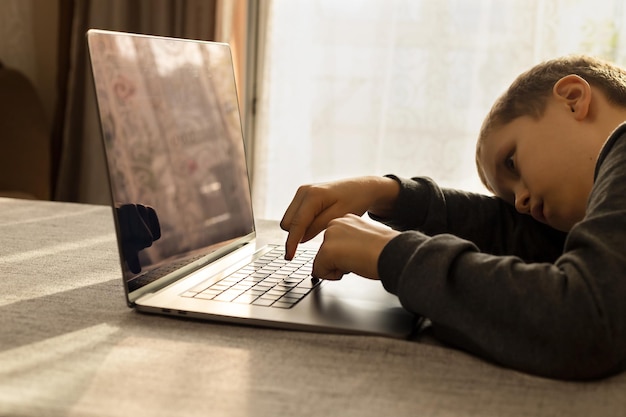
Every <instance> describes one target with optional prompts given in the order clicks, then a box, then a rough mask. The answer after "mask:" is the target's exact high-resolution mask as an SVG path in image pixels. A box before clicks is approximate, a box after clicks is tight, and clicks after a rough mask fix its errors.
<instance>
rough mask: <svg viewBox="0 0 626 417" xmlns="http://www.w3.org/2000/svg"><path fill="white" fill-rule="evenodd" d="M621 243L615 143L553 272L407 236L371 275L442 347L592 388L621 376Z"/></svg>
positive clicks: (625, 153) (625, 270)
mask: <svg viewBox="0 0 626 417" xmlns="http://www.w3.org/2000/svg"><path fill="white" fill-rule="evenodd" d="M604 152H605V153H606V152H607V151H606V150H605V151H604ZM601 160H603V159H602V158H601ZM471 217H472V218H473V219H474V218H479V216H477V215H476V214H473V215H472V216H471ZM448 224H449V223H448ZM625 243H626V138H623V139H622V140H621V143H616V144H615V145H614V149H613V150H612V151H611V154H610V155H609V156H607V157H606V159H604V160H603V162H602V166H601V169H600V171H599V174H598V177H597V180H596V183H595V185H594V188H593V190H592V193H591V196H590V200H589V205H588V210H587V215H586V217H585V219H583V221H581V222H580V223H578V224H576V225H575V226H574V228H573V229H572V230H571V232H570V233H569V235H568V237H567V241H566V243H565V247H564V251H563V254H562V255H561V256H560V257H558V259H557V260H556V261H555V262H544V263H541V262H536V263H530V262H525V261H524V260H522V259H521V258H520V257H516V256H494V255H491V254H486V253H484V252H481V251H479V249H478V247H477V246H476V245H474V244H473V243H472V242H470V241H468V240H465V239H461V238H458V237H455V236H452V235H449V234H441V235H437V236H434V237H429V236H427V235H425V234H423V233H420V232H417V231H410V232H404V233H401V234H400V235H398V236H396V237H395V238H394V239H392V240H391V241H390V242H389V243H388V244H387V245H386V246H385V248H384V249H383V251H382V253H381V255H380V257H379V259H378V271H379V275H380V278H381V280H382V282H383V285H384V286H385V288H386V289H387V290H388V291H390V292H392V293H394V294H397V295H398V297H399V299H400V301H401V303H402V304H403V305H404V306H405V308H407V309H408V310H410V311H412V312H414V313H416V314H420V315H423V316H425V317H428V318H429V319H430V320H431V321H432V323H433V331H434V332H435V334H436V335H437V336H438V337H439V338H441V339H442V340H444V341H447V342H448V343H450V344H453V345H456V346H457V347H460V348H462V349H465V350H468V351H471V352H473V353H475V354H478V355H481V356H483V357H485V358H488V359H490V360H493V361H495V362H498V363H501V364H504V365H506V366H508V367H513V368H517V369H520V370H523V371H526V372H531V373H536V374H541V375H545V376H550V377H558V378H568V379H569V378H575V379H583V378H597V377H602V376H606V375H609V374H611V373H614V372H617V371H621V370H623V369H624V368H625V367H626V303H625V302H624V298H625V297H626V276H625V275H626V250H625V249H624V248H625V246H624V245H625Z"/></svg>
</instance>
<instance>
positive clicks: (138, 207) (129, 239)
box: [117, 204, 161, 274]
mask: <svg viewBox="0 0 626 417" xmlns="http://www.w3.org/2000/svg"><path fill="white" fill-rule="evenodd" d="M117 217H118V221H119V225H120V234H121V237H122V255H123V256H124V260H125V261H126V264H127V265H128V269H130V270H131V272H133V273H134V274H137V273H139V272H141V264H140V263H139V256H138V254H139V251H140V250H142V249H145V248H147V247H150V246H152V242H154V241H155V240H158V239H159V238H160V237H161V226H160V225H159V218H158V217H157V214H156V211H155V210H154V209H153V208H152V207H150V206H144V205H142V204H123V205H121V206H120V207H118V208H117Z"/></svg>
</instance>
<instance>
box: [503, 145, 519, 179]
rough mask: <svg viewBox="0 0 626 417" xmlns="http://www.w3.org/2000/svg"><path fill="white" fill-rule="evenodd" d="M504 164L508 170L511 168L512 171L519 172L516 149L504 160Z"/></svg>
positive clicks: (513, 172)
mask: <svg viewBox="0 0 626 417" xmlns="http://www.w3.org/2000/svg"><path fill="white" fill-rule="evenodd" d="M504 166H505V167H506V168H507V170H509V172H510V173H512V174H517V168H516V165H515V152H514V151H513V152H511V153H510V154H508V155H507V157H506V159H505V160H504Z"/></svg>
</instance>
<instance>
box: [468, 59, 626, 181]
mask: <svg viewBox="0 0 626 417" xmlns="http://www.w3.org/2000/svg"><path fill="white" fill-rule="evenodd" d="M570 74H575V75H578V76H579V77H581V78H583V79H584V80H585V81H587V82H588V83H589V85H591V86H593V87H596V88H598V89H599V90H600V91H602V92H603V93H604V95H605V96H606V98H607V99H608V101H609V102H611V103H613V104H616V105H620V106H623V107H626V69H624V68H621V67H619V66H617V65H615V64H613V63H611V62H609V61H605V60H602V59H600V58H595V57H590V56H585V55H571V56H566V57H561V58H556V59H552V60H549V61H545V62H542V63H541V64H538V65H536V66H534V67H533V68H531V69H530V70H528V71H526V72H524V73H522V74H521V75H519V76H518V77H517V78H516V79H515V81H513V83H512V84H511V86H510V87H509V88H508V90H507V91H506V92H505V93H504V94H503V95H501V96H500V97H499V98H498V99H497V100H496V102H495V103H494V105H493V107H492V108H491V110H490V111H489V113H488V114H487V117H486V118H485V120H484V122H483V125H482V127H481V129H480V133H479V136H478V141H477V143H476V167H477V168H478V175H479V176H480V179H481V181H482V183H483V184H484V185H485V186H486V187H487V188H488V189H491V187H490V186H489V184H488V183H487V181H486V179H485V173H484V170H483V167H482V163H481V162H480V159H479V158H478V155H479V153H480V150H481V146H482V143H483V141H484V139H485V138H486V137H487V136H488V135H489V134H491V133H492V132H493V131H494V130H496V129H498V128H501V127H503V126H504V125H506V124H508V123H511V122H512V121H513V120H515V119H517V118H518V117H522V116H530V117H532V118H534V119H540V118H541V116H543V113H544V110H545V107H546V103H547V99H548V97H549V95H550V94H551V92H552V88H553V87H554V85H555V84H556V82H557V81H558V80H560V79H561V78H563V77H565V76H567V75H570ZM491 191H493V190H491Z"/></svg>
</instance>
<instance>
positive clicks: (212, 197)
mask: <svg viewBox="0 0 626 417" xmlns="http://www.w3.org/2000/svg"><path fill="white" fill-rule="evenodd" d="M88 40H89V48H90V49H89V51H90V58H91V64H92V71H93V75H94V83H95V88H96V95H97V100H98V108H99V112H100V121H101V126H102V132H103V141H104V146H105V153H106V156H107V165H108V170H109V176H110V181H111V193H112V198H113V203H114V209H115V212H116V218H117V228H118V240H120V252H121V254H122V257H123V263H122V264H123V267H122V269H123V274H124V278H125V281H126V283H127V287H128V290H129V291H133V290H135V289H137V288H140V287H141V286H142V285H143V284H145V283H148V282H150V281H151V280H153V279H154V278H149V277H150V275H152V276H154V277H158V276H159V273H158V271H159V270H161V269H162V267H163V266H165V265H170V264H171V263H172V262H173V261H179V260H180V261H183V262H184V261H186V260H188V259H190V258H194V257H196V256H200V255H206V254H207V253H210V252H211V251H215V250H217V249H219V248H221V247H223V246H225V245H226V244H227V243H228V242H231V241H233V240H236V239H238V238H240V237H243V236H247V235H249V234H251V233H253V232H254V221H253V214H252V208H251V200H250V187H249V182H248V173H247V169H246V158H245V154H244V144H243V137H242V130H241V121H240V116H239V107H238V100H237V93H236V88H235V79H234V72H233V63H232V58H231V53H230V48H229V46H228V45H226V44H220V43H210V42H198V41H187V40H181V39H170V38H159V37H150V36H142V35H132V34H123V33H115V32H105V31H90V32H89V35H88Z"/></svg>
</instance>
